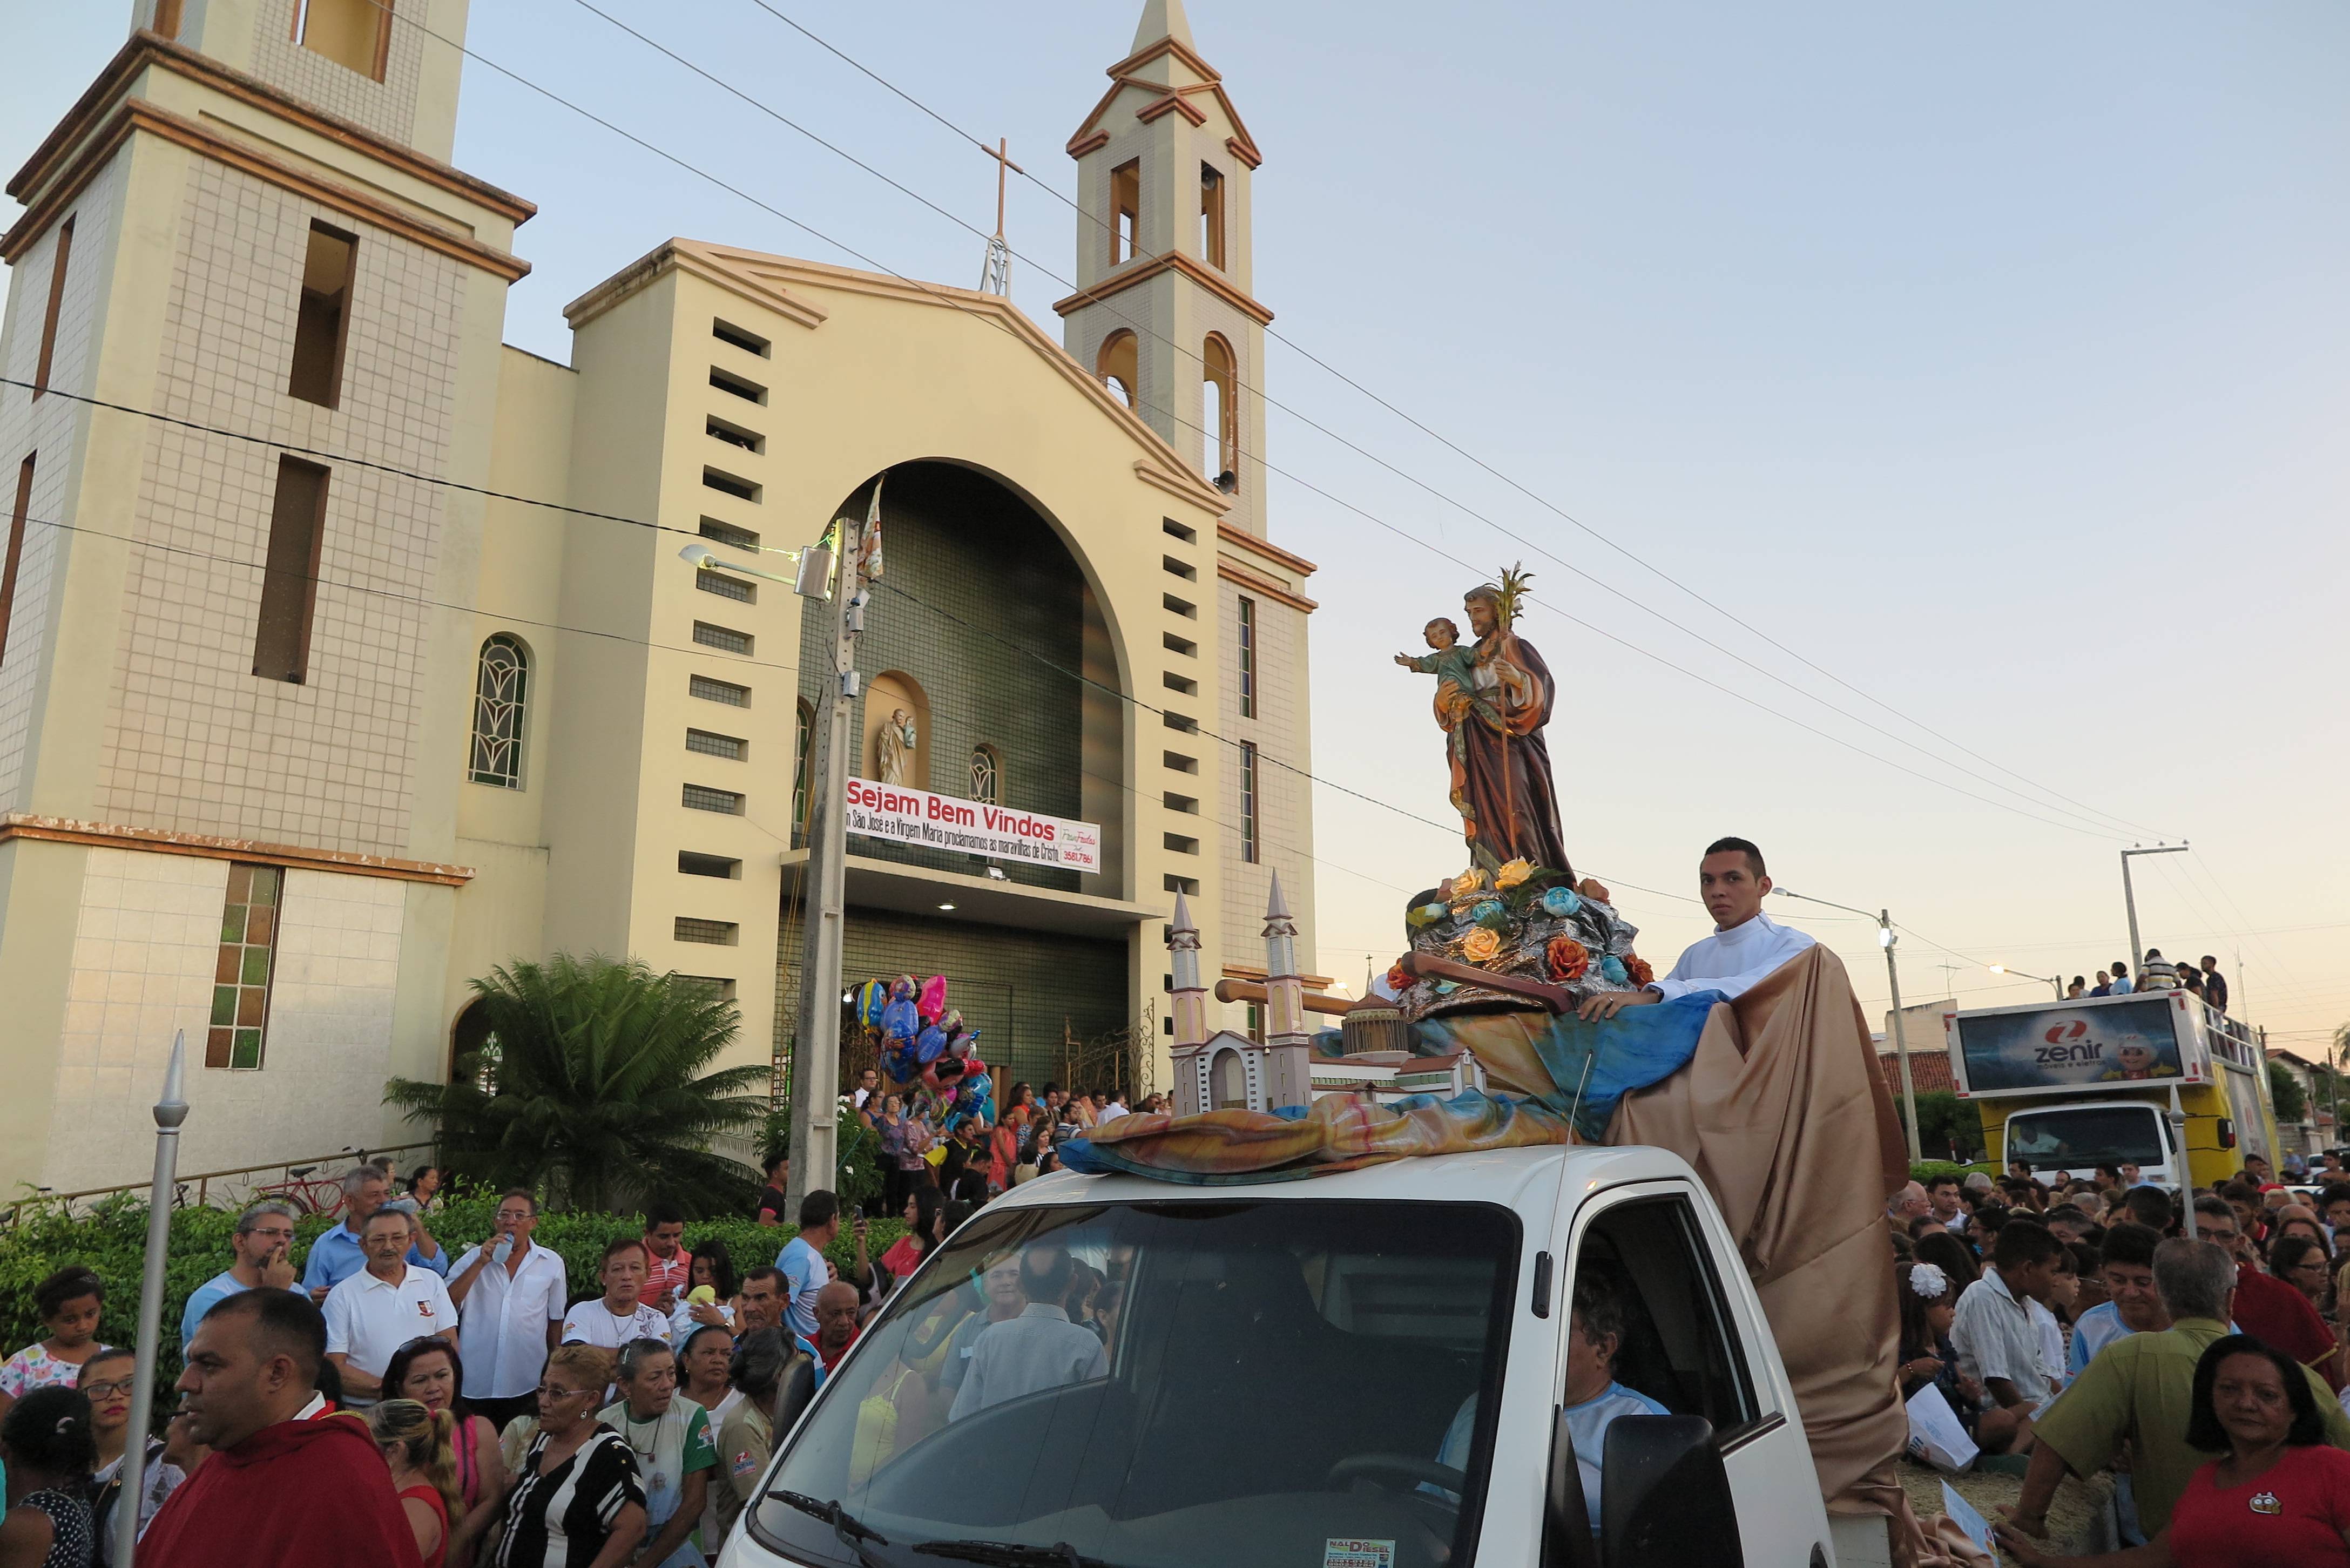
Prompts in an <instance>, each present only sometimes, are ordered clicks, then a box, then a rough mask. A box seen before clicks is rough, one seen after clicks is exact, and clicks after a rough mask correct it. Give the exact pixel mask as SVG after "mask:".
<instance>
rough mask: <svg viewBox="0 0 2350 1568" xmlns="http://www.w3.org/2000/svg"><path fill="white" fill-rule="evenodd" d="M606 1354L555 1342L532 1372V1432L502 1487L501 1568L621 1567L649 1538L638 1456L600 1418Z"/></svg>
mask: <svg viewBox="0 0 2350 1568" xmlns="http://www.w3.org/2000/svg"><path fill="white" fill-rule="evenodd" d="M611 1377H612V1353H611V1352H610V1351H608V1350H599V1349H598V1348H597V1347H596V1346H594V1345H558V1346H556V1349H555V1350H554V1351H553V1352H552V1353H550V1354H549V1355H548V1356H547V1358H546V1371H545V1372H543V1373H541V1374H540V1375H539V1380H538V1433H537V1435H536V1437H534V1438H532V1439H531V1444H530V1450H529V1452H527V1453H526V1454H525V1455H524V1456H523V1459H522V1463H521V1465H520V1466H519V1467H517V1469H516V1473H515V1481H514V1487H513V1490H510V1491H508V1492H507V1493H506V1501H505V1513H504V1519H505V1534H504V1537H502V1538H501V1539H500V1540H499V1542H498V1554H497V1559H496V1561H497V1568H621V1564H623V1563H630V1562H632V1561H634V1559H635V1557H636V1553H637V1548H638V1546H639V1544H641V1543H642V1542H643V1541H644V1538H645V1489H644V1483H643V1482H642V1481H641V1480H639V1478H638V1475H637V1461H636V1456H635V1455H633V1454H631V1453H629V1445H628V1442H627V1440H626V1439H625V1438H622V1437H621V1436H620V1435H619V1433H618V1432H615V1431H613V1430H612V1429H611V1428H608V1427H605V1426H603V1425H601V1424H599V1423H598V1421H597V1419H596V1404H597V1401H598V1400H600V1399H601V1398H603V1397H604V1386H605V1385H606V1384H607V1383H608V1382H610V1381H611Z"/></svg>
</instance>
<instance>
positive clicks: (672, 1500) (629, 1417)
mask: <svg viewBox="0 0 2350 1568" xmlns="http://www.w3.org/2000/svg"><path fill="white" fill-rule="evenodd" d="M619 1384H620V1398H619V1403H618V1404H614V1405H610V1406H608V1407H605V1409H604V1412H603V1414H601V1415H600V1416H598V1417H597V1419H598V1420H599V1421H601V1422H602V1423H603V1424H604V1425H605V1426H606V1427H608V1428H610V1429H611V1430H613V1431H615V1432H618V1433H619V1434H620V1436H621V1437H622V1438H625V1439H626V1440H627V1442H628V1445H629V1453H630V1454H632V1455H633V1456H635V1459H636V1461H637V1475H638V1477H639V1480H642V1481H643V1483H644V1490H645V1532H646V1541H645V1545H644V1548H643V1550H641V1551H639V1552H638V1553H637V1555H636V1559H635V1561H636V1562H638V1563H642V1564H645V1565H646V1568H706V1564H707V1563H708V1562H709V1559H707V1558H705V1557H703V1556H702V1552H701V1550H700V1549H699V1548H697V1547H696V1546H695V1545H694V1544H693V1532H695V1531H696V1530H697V1529H699V1528H700V1527H701V1525H702V1505H703V1504H704V1503H706V1502H708V1501H709V1500H710V1473H711V1471H712V1470H713V1469H716V1468H717V1465H718V1443H717V1438H716V1435H715V1434H714V1433H713V1432H712V1430H711V1428H710V1413H709V1412H708V1411H707V1410H704V1409H703V1408H702V1407H701V1406H699V1405H697V1404H695V1403H694V1402H693V1401H692V1400H691V1399H686V1398H682V1397H680V1396H679V1394H678V1391H677V1354H676V1352H674V1351H672V1350H671V1349H670V1347H669V1346H668V1345H664V1344H662V1343H661V1342H660V1340H658V1339H634V1340H630V1341H629V1343H628V1344H627V1345H622V1346H621V1347H620V1366H619Z"/></svg>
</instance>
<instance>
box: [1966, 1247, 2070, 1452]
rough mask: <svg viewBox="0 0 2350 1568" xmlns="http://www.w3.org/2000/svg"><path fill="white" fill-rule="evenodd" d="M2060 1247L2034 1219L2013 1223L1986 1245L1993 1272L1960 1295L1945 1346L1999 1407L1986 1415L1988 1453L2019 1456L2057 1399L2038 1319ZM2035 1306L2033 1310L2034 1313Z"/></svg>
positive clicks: (2061, 1251) (2052, 1280)
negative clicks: (2036, 1421)
mask: <svg viewBox="0 0 2350 1568" xmlns="http://www.w3.org/2000/svg"><path fill="white" fill-rule="evenodd" d="M2063 1255H2064V1247H2063V1245H2062V1244H2061V1243H2060V1242H2058V1241H2057V1240H2056V1238H2055V1237H2054V1236H2053V1235H2051V1234H2050V1233H2049V1231H2048V1228H2047V1227H2046V1226H2044V1225H2042V1224H2041V1223H2039V1222H2038V1221H2037V1220H2025V1219H2022V1218H2017V1219H2012V1220H2009V1221H2008V1222H2007V1223H2006V1224H2004V1225H2002V1227H2000V1231H1999V1239H1998V1240H1997V1241H1994V1242H1992V1243H1991V1267H1990V1268H1989V1269H1987V1270H1985V1271H1984V1272H1983V1276H1982V1278H1981V1279H1979V1280H1977V1281H1976V1282H1974V1283H1973V1284H1971V1285H1969V1286H1968V1287H1967V1288H1966V1293H1964V1294H1962V1295H1961V1296H1960V1297H1959V1316H1958V1321H1957V1322H1956V1323H1955V1324H1952V1325H1951V1329H1950V1342H1951V1344H1953V1345H1956V1346H1957V1347H1958V1351H1959V1370H1960V1371H1961V1372H1963V1373H1964V1374H1966V1375H1967V1376H1970V1377H1971V1378H1973V1379H1974V1380H1975V1381H1976V1382H1978V1383H1981V1385H1982V1386H1983V1388H1984V1390H1985V1391H1986V1392H1987V1393H1989V1394H1990V1395H1991V1398H1992V1400H1993V1401H1995V1402H1996V1405H1997V1408H1996V1409H1990V1410H1985V1411H1984V1412H1983V1414H1982V1418H1981V1423H1980V1426H1981V1438H1980V1439H1979V1440H1980V1441H1981V1444H1982V1446H1983V1449H1984V1450H1985V1451H1986V1452H1989V1453H1994V1454H1996V1453H2022V1452H2023V1451H2024V1450H2025V1449H2028V1448H2030V1447H2031V1445H2032V1440H2033V1438H2032V1420H2033V1417H2035V1416H2037V1415H2038V1414H2039V1413H2040V1412H2041V1410H2042V1409H2043V1408H2045V1407H2046V1406H2047V1404H2048V1402H2049V1401H2050V1400H2051V1399H2054V1397H2055V1396H2056V1386H2055V1383H2054V1380H2053V1379H2052V1378H2050V1376H2048V1373H2047V1371H2046V1369H2045V1368H2044V1367H2043V1365H2042V1344H2043V1342H2042V1336H2041V1329H2040V1320H2041V1318H2042V1316H2043V1315H2049V1314H2048V1305H2047V1302H2048V1296H2049V1293H2050V1292H2051V1290H2052V1289H2053V1288H2054V1284H2055V1280H2056V1272H2057V1260H2058V1259H2059V1258H2060V1257H2062V1256H2063ZM2035 1307H2036V1308H2037V1309H2038V1310H2037V1311H2036V1312H2035V1311H2034V1310H2033V1309H2034V1308H2035Z"/></svg>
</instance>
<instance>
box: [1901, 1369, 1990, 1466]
mask: <svg viewBox="0 0 2350 1568" xmlns="http://www.w3.org/2000/svg"><path fill="white" fill-rule="evenodd" d="M1909 1451H1910V1452H1911V1453H1914V1454H1916V1455H1918V1457H1919V1458H1921V1459H1924V1460H1925V1461H1926V1462H1927V1463H1928V1464H1930V1465H1932V1466H1933V1467H1934V1468H1935V1469H1938V1470H1942V1471H1945V1472H1947V1473H1949V1474H1950V1475H1957V1474H1958V1473H1959V1472H1960V1471H1961V1470H1963V1469H1966V1468H1967V1467H1968V1466H1969V1465H1970V1464H1972V1463H1974V1462H1975V1455H1976V1454H1977V1453H1978V1452H1980V1451H1981V1450H1979V1449H1977V1448H1976V1447H1975V1440H1974V1439H1973V1438H1970V1437H1968V1436H1967V1429H1966V1428H1964V1427H1961V1426H1960V1425H1959V1417H1958V1416H1957V1415H1956V1414H1955V1413H1954V1412H1953V1411H1952V1410H1951V1409H1950V1401H1949V1400H1947V1399H1945V1398H1943V1397H1942V1391H1941V1390H1940V1389H1939V1388H1937V1387H1935V1386H1933V1385H1932V1384H1931V1383H1929V1384H1927V1385H1926V1386H1924V1387H1923V1388H1920V1389H1918V1392H1916V1393H1915V1394H1912V1395H1911V1396H1909Z"/></svg>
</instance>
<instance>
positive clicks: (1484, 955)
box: [1461, 926, 1502, 964]
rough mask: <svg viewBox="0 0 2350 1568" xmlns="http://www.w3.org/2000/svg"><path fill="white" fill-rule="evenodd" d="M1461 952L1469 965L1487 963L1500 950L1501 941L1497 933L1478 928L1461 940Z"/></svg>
mask: <svg viewBox="0 0 2350 1568" xmlns="http://www.w3.org/2000/svg"><path fill="white" fill-rule="evenodd" d="M1501 950H1502V939H1501V936H1500V935H1499V934H1498V933H1497V932H1493V931H1489V930H1487V929H1485V928H1484V927H1482V926H1480V927H1478V928H1477V929H1475V930H1473V931H1471V932H1470V933H1469V934H1468V935H1467V936H1465V937H1463V938H1461V951H1462V952H1463V953H1464V954H1466V955H1467V956H1468V959H1469V961H1470V962H1471V963H1479V964H1482V963H1487V962H1490V961H1492V958H1493V956H1494V955H1495V954H1496V953H1499V952H1500V951H1501Z"/></svg>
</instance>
